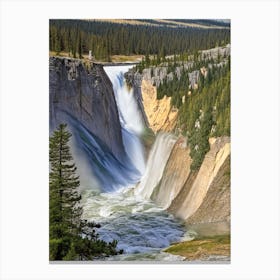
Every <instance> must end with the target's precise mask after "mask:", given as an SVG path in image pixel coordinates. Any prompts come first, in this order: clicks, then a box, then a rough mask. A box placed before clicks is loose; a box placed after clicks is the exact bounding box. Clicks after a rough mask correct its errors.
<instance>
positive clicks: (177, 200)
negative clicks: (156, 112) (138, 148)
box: [135, 133, 230, 224]
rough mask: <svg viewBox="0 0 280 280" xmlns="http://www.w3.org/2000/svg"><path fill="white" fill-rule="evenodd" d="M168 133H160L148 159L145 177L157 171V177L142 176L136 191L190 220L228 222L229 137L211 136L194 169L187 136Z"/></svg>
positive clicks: (177, 215)
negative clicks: (207, 148) (204, 153)
mask: <svg viewBox="0 0 280 280" xmlns="http://www.w3.org/2000/svg"><path fill="white" fill-rule="evenodd" d="M168 135H169V134H164V133H161V134H160V137H159V136H158V137H157V141H156V143H155V144H154V146H153V149H152V152H151V154H150V157H149V161H148V162H150V165H151V166H152V168H151V169H150V170H149V171H150V172H148V173H147V176H146V177H147V178H152V174H154V173H155V174H157V176H156V177H157V180H153V181H151V180H148V179H147V180H146V181H147V182H146V181H145V180H143V182H141V183H140V185H138V186H137V187H136V190H135V192H136V193H137V194H140V195H142V196H144V197H145V198H150V199H152V200H153V201H155V202H156V203H157V204H158V205H160V206H162V207H163V208H165V209H167V210H168V211H169V212H171V213H173V214H174V215H175V216H176V217H178V218H181V219H183V220H186V221H187V223H192V224H194V223H209V222H211V223H212V222H221V221H226V222H228V221H229V220H230V165H229V161H230V138H229V137H219V138H211V139H210V140H209V142H210V150H209V152H208V153H207V154H206V156H205V158H204V160H203V162H202V165H201V167H200V169H199V170H198V171H191V168H190V166H191V162H192V160H191V157H190V155H189V152H190V150H189V148H188V146H187V145H186V142H185V139H184V138H183V137H180V138H179V139H177V140H176V141H175V140H173V141H171V142H170V141H167V142H165V141H166V140H164V139H167V137H170V136H168ZM161 139H162V140H161ZM170 145H171V146H170ZM162 148H164V149H167V150H166V151H167V152H163V154H162V155H160V154H159V152H158V151H159V150H160V151H163V150H162ZM155 151H157V153H156V152H155ZM162 156H164V158H163V157H162ZM158 158H159V159H158ZM155 162H157V164H155ZM148 165H149V164H148ZM159 167H160V168H159ZM159 170H162V171H160V172H159ZM144 179H145V177H144Z"/></svg>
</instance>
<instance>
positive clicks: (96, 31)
mask: <svg viewBox="0 0 280 280" xmlns="http://www.w3.org/2000/svg"><path fill="white" fill-rule="evenodd" d="M143 21H145V20H143ZM209 22H211V21H208V24H209ZM204 24H207V21H206V22H204ZM221 24H222V23H219V25H221ZM171 26H172V25H171ZM171 26H170V25H166V24H162V25H151V24H147V25H143V24H142V25H137V24H135V25H133V24H120V23H115V22H106V21H94V20H50V22H49V31H50V32H49V44H50V45H49V48H50V51H54V52H56V53H57V54H59V53H60V52H62V51H63V52H67V53H68V54H69V56H73V57H79V58H82V56H83V54H88V51H89V50H92V52H93V55H94V57H95V59H97V60H105V61H110V56H111V55H117V54H125V55H134V54H136V55H138V54H141V55H145V54H149V55H150V54H154V55H159V56H160V57H165V56H166V55H171V54H174V53H183V52H189V53H193V52H195V51H196V50H201V49H209V48H213V47H215V46H221V45H225V44H227V43H228V42H229V41H230V30H229V29H228V28H217V29H215V28H197V27H189V26H187V27H186V26H181V25H179V26H178V27H176V28H174V27H171ZM218 27H220V26H218Z"/></svg>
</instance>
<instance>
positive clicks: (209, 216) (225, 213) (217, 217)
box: [187, 156, 230, 224]
mask: <svg viewBox="0 0 280 280" xmlns="http://www.w3.org/2000/svg"><path fill="white" fill-rule="evenodd" d="M209 209H211V211H209ZM229 221H230V156H228V157H227V159H226V160H225V161H224V163H223V164H222V166H221V168H220V169H219V171H218V173H217V175H216V177H215V178H214V180H213V181H212V183H211V185H210V187H209V189H208V191H207V194H206V196H205V198H204V200H203V202H202V203H201V205H200V207H199V208H198V209H197V211H196V212H195V213H194V214H193V215H192V216H191V217H189V218H188V219H187V222H188V224H202V223H216V222H229Z"/></svg>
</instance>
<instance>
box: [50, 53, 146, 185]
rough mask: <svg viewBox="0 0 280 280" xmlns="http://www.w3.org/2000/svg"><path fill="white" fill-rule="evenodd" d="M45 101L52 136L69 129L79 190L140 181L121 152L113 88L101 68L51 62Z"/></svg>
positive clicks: (66, 61)
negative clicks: (64, 126) (60, 127)
mask: <svg viewBox="0 0 280 280" xmlns="http://www.w3.org/2000/svg"><path fill="white" fill-rule="evenodd" d="M49 98H50V102H49V110H50V117H49V120H50V133H51V132H52V131H53V130H54V129H55V128H56V126H57V125H58V124H60V123H67V124H68V129H69V130H70V131H71V133H72V135H73V137H71V143H70V145H71V152H72V154H73V156H74V158H75V163H76V165H77V171H78V174H79V176H80V181H81V186H82V187H89V188H91V189H96V190H97V191H99V190H101V191H113V190H116V189H118V188H119V187H120V186H125V185H129V184H135V183H136V182H138V178H139V177H140V175H141V174H140V173H139V171H138V170H137V168H136V167H135V166H134V164H133V162H132V161H131V158H130V157H129V155H128V154H127V152H126V150H125V149H124V144H123V143H124V139H123V134H122V132H123V129H122V127H121V124H120V120H119V112H118V108H117V104H116V100H115V95H114V92H113V87H112V83H111V81H110V79H109V78H108V76H107V75H106V73H105V72H104V69H103V66H102V65H98V64H94V63H89V64H87V65H86V64H84V63H83V62H82V61H81V60H78V59H69V58H58V57H50V61H49Z"/></svg>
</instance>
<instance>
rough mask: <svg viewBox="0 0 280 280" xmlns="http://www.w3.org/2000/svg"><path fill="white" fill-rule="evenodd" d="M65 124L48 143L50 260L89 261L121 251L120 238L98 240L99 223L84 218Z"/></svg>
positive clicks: (77, 179) (61, 125)
mask: <svg viewBox="0 0 280 280" xmlns="http://www.w3.org/2000/svg"><path fill="white" fill-rule="evenodd" d="M66 127H67V125H66V124H60V125H59V127H58V128H57V130H55V131H54V132H53V135H52V136H51V137H50V142H49V149H50V150H49V160H50V175H49V187H50V190H49V196H50V197H49V199H50V205H49V211H50V213H49V226H50V227H49V228H50V229H49V239H50V240H49V242H50V245H49V246H50V247H49V249H50V260H77V259H80V260H87V259H93V258H95V257H104V256H109V255H116V254H118V253H122V251H117V250H116V246H117V241H116V240H114V241H112V242H110V243H106V242H104V241H102V240H99V239H98V234H96V232H95V228H98V227H100V225H98V224H95V223H94V222H88V221H86V220H82V219H81V216H82V207H81V206H80V204H79V203H80V200H81V195H80V194H79V192H78V187H79V185H80V182H79V177H78V176H77V175H76V166H75V163H74V162H73V157H72V155H71V153H70V147H69V145H68V142H69V140H70V137H71V133H69V132H68V131H67V129H66Z"/></svg>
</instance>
